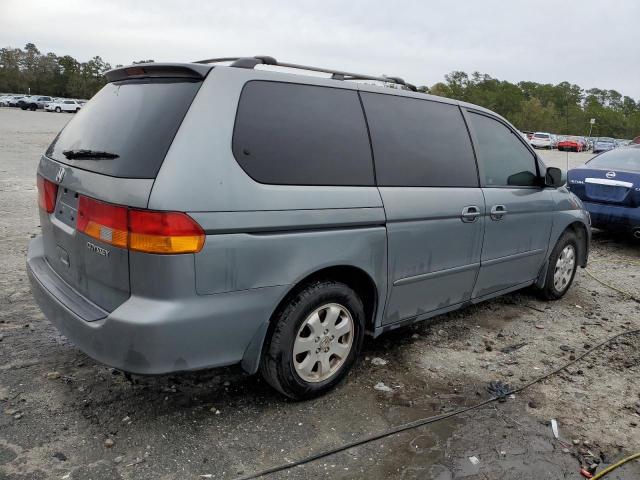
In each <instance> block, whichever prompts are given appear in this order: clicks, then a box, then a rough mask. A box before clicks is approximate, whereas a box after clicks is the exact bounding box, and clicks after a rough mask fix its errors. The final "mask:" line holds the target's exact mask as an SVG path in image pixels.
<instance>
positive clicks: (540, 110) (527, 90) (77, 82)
mask: <svg viewBox="0 0 640 480" xmlns="http://www.w3.org/2000/svg"><path fill="white" fill-rule="evenodd" d="M152 61H153V60H141V61H138V62H133V63H142V62H152ZM119 66H121V65H116V67H119ZM111 68H112V67H111V65H110V64H109V63H108V62H105V61H104V60H103V59H102V58H101V57H100V56H95V57H93V58H92V59H90V60H88V61H86V62H80V61H78V60H76V59H75V58H73V57H72V56H70V55H63V56H58V55H56V54H54V53H51V52H49V53H42V52H40V50H38V48H37V47H36V46H35V45H34V44H33V43H28V44H27V45H25V47H24V48H22V49H21V48H10V47H7V48H2V49H0V92H6V93H25V94H26V93H29V92H30V93H32V94H39V95H51V96H56V97H71V98H87V99H88V98H91V97H92V96H93V95H94V94H95V93H96V92H97V91H98V90H100V88H102V86H103V85H104V84H105V82H106V80H105V78H104V72H106V71H107V70H109V69H111ZM419 90H420V91H423V92H427V93H431V94H433V95H440V96H443V97H448V98H454V99H457V100H463V101H465V102H470V103H474V104H476V105H481V106H483V107H485V108H488V109H490V110H493V111H495V112H497V113H499V114H500V115H502V116H503V117H505V118H507V119H508V120H509V121H510V122H512V123H513V124H514V125H515V126H516V127H517V128H519V129H520V130H523V131H548V132H553V133H560V134H573V135H587V134H588V133H589V128H590V123H589V121H590V119H592V118H595V119H596V123H595V125H594V127H593V135H594V136H611V137H616V138H633V137H635V136H637V135H640V101H635V100H634V99H633V98H631V97H629V96H623V95H622V94H621V93H619V92H617V91H615V90H606V89H600V88H591V89H588V90H585V89H583V88H581V87H580V86H578V85H575V84H571V83H569V82H561V83H558V84H557V85H552V84H542V83H536V82H526V81H523V82H519V83H511V82H507V81H504V80H498V79H496V78H492V77H491V76H489V75H487V74H482V73H479V72H475V73H472V74H471V75H469V74H467V73H465V72H462V71H455V72H451V73H449V74H447V75H445V81H444V82H438V83H436V84H435V85H432V86H430V87H429V86H422V87H420V88H419Z"/></svg>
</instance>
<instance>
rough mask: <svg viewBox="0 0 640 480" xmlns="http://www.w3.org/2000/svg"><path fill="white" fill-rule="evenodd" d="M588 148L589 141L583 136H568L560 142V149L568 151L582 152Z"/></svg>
mask: <svg viewBox="0 0 640 480" xmlns="http://www.w3.org/2000/svg"><path fill="white" fill-rule="evenodd" d="M586 149H587V142H586V140H585V139H583V138H582V137H567V138H565V139H564V140H562V141H561V142H558V150H560V151H567V152H582V151H584V150H586Z"/></svg>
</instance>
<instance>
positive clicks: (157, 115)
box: [47, 78, 202, 178]
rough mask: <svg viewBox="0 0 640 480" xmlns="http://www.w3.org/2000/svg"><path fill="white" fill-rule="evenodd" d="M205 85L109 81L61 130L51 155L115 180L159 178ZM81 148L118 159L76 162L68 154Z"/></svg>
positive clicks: (176, 81)
mask: <svg viewBox="0 0 640 480" xmlns="http://www.w3.org/2000/svg"><path fill="white" fill-rule="evenodd" d="M201 84H202V82H201V81H195V80H191V79H172V78H152V79H140V80H124V81H120V82H114V83H108V84H107V85H105V86H104V87H103V88H102V90H100V91H99V92H98V93H97V94H96V95H95V96H94V97H93V98H92V99H91V101H90V102H88V103H86V104H85V105H84V106H83V108H82V110H80V111H79V112H78V113H77V114H76V116H75V117H74V118H73V120H71V121H70V122H69V124H68V125H67V126H66V127H65V128H64V130H62V132H60V135H59V136H58V137H57V138H56V139H55V140H54V142H53V143H52V144H51V146H50V147H49V149H48V150H47V156H49V157H51V158H53V159H55V160H58V161H60V162H62V163H66V164H69V165H72V166H74V167H78V168H81V169H84V170H89V171H92V172H97V173H102V174H105V175H110V176H114V177H128V178H155V176H156V175H157V173H158V170H159V169H160V166H161V165H162V162H163V160H164V157H165V155H166V154H167V151H168V150H169V146H170V145H171V142H172V141H173V137H174V136H175V134H176V132H177V131H178V128H179V127H180V124H181V123H182V119H183V118H184V116H185V114H186V113H187V110H188V109H189V106H190V105H191V102H192V100H193V98H194V97H195V95H196V93H197V92H198V89H199V88H200V85H201ZM65 103H69V104H74V103H75V102H73V101H70V100H67V101H65ZM77 150H90V151H97V152H108V153H113V154H116V155H118V157H117V158H78V159H71V160H70V159H68V158H67V156H65V155H64V153H63V152H69V151H77Z"/></svg>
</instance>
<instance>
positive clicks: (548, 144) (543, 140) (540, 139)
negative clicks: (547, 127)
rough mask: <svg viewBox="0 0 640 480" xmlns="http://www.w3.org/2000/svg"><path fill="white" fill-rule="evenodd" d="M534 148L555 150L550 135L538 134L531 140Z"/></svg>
mask: <svg viewBox="0 0 640 480" xmlns="http://www.w3.org/2000/svg"><path fill="white" fill-rule="evenodd" d="M530 143H531V146H532V147H533V148H553V139H552V138H551V134H550V133H546V132H536V133H534V134H533V137H531V140H530Z"/></svg>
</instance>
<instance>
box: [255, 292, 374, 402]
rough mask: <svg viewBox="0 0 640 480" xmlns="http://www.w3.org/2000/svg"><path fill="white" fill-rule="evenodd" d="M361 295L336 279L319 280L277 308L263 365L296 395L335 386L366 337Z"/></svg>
mask: <svg viewBox="0 0 640 480" xmlns="http://www.w3.org/2000/svg"><path fill="white" fill-rule="evenodd" d="M364 318H365V314H364V307H363V305H362V301H361V300H360V298H359V297H358V295H357V294H356V293H355V292H354V291H353V290H352V289H351V288H350V287H349V286H347V285H346V284H344V283H341V282H338V281H335V280H323V281H315V282H313V283H311V284H309V285H307V286H306V287H304V288H303V289H302V290H300V291H299V292H297V293H296V294H295V295H293V296H292V297H291V298H290V299H289V301H288V302H287V303H286V304H285V305H283V306H282V307H280V308H279V310H278V311H277V312H276V314H275V317H274V319H273V322H275V323H274V327H273V330H272V332H271V335H270V337H269V338H268V339H267V340H266V343H265V348H264V349H263V356H262V361H261V362H260V371H261V373H262V376H263V377H264V379H265V380H266V381H267V383H269V385H271V386H272V387H273V388H275V389H276V390H278V391H279V392H281V393H283V394H284V395H286V396H287V397H289V398H292V399H294V400H304V399H308V398H313V397H316V396H318V395H322V394H323V393H325V392H327V391H329V390H331V389H332V388H334V387H335V386H336V385H337V384H338V383H340V381H342V380H343V379H344V377H345V376H346V375H347V373H348V372H349V370H350V369H351V367H352V366H353V364H354V362H355V360H356V357H357V355H358V352H359V351H360V348H361V346H362V341H363V338H364Z"/></svg>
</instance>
